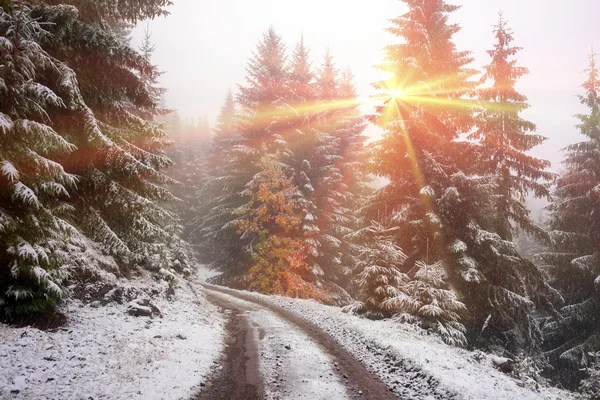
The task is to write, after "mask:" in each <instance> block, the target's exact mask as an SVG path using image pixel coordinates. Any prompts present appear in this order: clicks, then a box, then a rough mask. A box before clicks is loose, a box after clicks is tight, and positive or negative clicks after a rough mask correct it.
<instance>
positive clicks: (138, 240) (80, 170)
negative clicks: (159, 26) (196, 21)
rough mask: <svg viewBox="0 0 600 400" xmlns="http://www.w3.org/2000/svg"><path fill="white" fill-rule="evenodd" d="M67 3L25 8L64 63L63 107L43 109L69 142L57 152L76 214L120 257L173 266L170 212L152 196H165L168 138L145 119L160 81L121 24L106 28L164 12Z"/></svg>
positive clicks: (180, 259) (176, 249)
mask: <svg viewBox="0 0 600 400" xmlns="http://www.w3.org/2000/svg"><path fill="white" fill-rule="evenodd" d="M67 3H68V2H67ZM72 3H73V4H74V6H70V5H65V4H64V3H62V4H60V5H57V6H48V5H46V4H40V5H38V6H36V7H35V8H34V10H33V15H34V16H35V17H37V18H39V19H40V21H43V22H48V23H50V24H49V25H48V29H49V31H50V32H51V33H52V35H51V36H49V37H48V38H47V40H44V41H43V42H42V46H43V48H44V49H45V50H46V51H47V52H48V53H49V54H50V55H51V57H52V58H53V59H56V60H65V63H68V66H67V65H66V64H64V65H62V67H61V71H62V73H64V74H65V75H66V78H65V79H63V80H62V81H61V82H60V85H59V86H58V87H57V89H58V90H63V91H64V90H65V88H69V89H70V91H71V93H69V95H68V96H67V97H66V98H65V103H66V104H67V107H66V109H65V110H57V111H54V110H53V112H52V113H50V117H51V118H52V121H53V128H54V129H55V130H56V131H57V132H58V133H59V134H60V135H61V136H63V137H64V138H65V139H67V140H69V141H70V142H72V143H73V144H75V145H76V146H77V150H76V151H75V152H74V153H73V154H72V155H71V156H69V157H67V158H64V159H62V160H61V164H62V165H64V167H65V169H66V170H67V171H69V172H71V173H74V174H77V175H79V176H80V178H81V179H80V180H79V183H78V189H77V191H76V193H75V195H73V196H71V199H70V201H71V204H73V205H74V206H75V208H76V209H77V213H76V216H77V220H76V222H77V224H78V226H80V227H81V228H82V229H83V231H84V232H85V233H86V234H87V235H89V236H90V237H91V238H92V239H93V240H95V241H97V242H99V243H101V244H102V245H103V246H104V249H105V250H106V251H107V252H108V253H110V254H111V255H113V256H115V257H116V258H117V259H118V260H119V261H120V262H121V265H123V266H143V267H146V268H149V269H152V270H158V269H160V268H175V269H178V270H180V271H183V270H184V269H185V268H187V264H188V259H187V255H186V254H185V252H183V251H181V248H182V246H184V244H183V243H182V242H180V239H179V234H178V233H179V231H180V226H179V225H178V218H177V216H176V215H175V214H174V213H172V212H169V211H167V210H166V209H165V208H163V206H162V203H163V202H169V201H173V200H174V199H175V198H174V196H173V195H172V194H171V193H170V192H169V191H168V190H167V189H166V188H165V187H164V185H165V184H169V183H173V181H172V179H170V178H168V177H167V176H165V175H164V174H163V173H161V172H160V170H161V169H162V168H164V167H167V166H169V165H170V164H171V162H170V160H169V159H168V158H167V157H165V156H164V154H163V149H164V148H165V147H166V146H167V145H169V144H170V141H169V139H168V137H167V135H166V134H165V133H164V132H163V131H162V130H161V129H160V126H159V125H158V124H156V123H154V122H153V121H152V120H153V118H154V117H156V116H157V115H158V114H159V112H160V110H159V108H158V105H159V103H160V97H159V96H160V90H154V89H151V87H152V81H153V79H154V77H156V76H157V74H159V71H157V69H156V67H155V66H153V65H152V64H151V62H150V61H149V60H148V59H146V58H145V57H144V55H142V54H140V53H138V52H137V51H136V50H135V49H133V48H132V47H131V46H130V44H129V43H127V42H124V41H123V39H122V37H123V35H119V34H118V32H117V30H118V29H122V28H112V26H117V27H119V26H122V24H126V23H134V22H136V21H137V20H139V19H145V18H152V17H154V16H156V15H159V14H164V13H166V10H164V8H163V7H164V6H165V5H166V4H167V3H169V2H168V1H163V0H153V1H146V2H144V4H140V3H138V2H135V3H131V2H119V4H118V5H117V6H116V7H113V6H110V4H112V3H111V2H105V1H100V2H87V1H83V2H80V1H73V2H72ZM109 3H110V4H109ZM175 243H177V245H175Z"/></svg>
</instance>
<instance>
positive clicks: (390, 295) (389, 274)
mask: <svg viewBox="0 0 600 400" xmlns="http://www.w3.org/2000/svg"><path fill="white" fill-rule="evenodd" d="M395 230H397V228H390V229H387V228H385V227H384V226H383V225H381V224H379V223H377V222H375V221H372V222H371V225H370V226H369V227H366V228H362V229H359V230H357V231H355V232H353V233H352V234H350V235H348V236H347V237H348V238H352V239H353V240H354V241H355V242H356V243H357V244H356V246H357V247H359V248H360V252H359V255H358V258H359V259H360V261H359V262H358V264H357V267H356V272H357V275H356V277H355V284H356V286H357V287H358V290H357V293H358V296H357V297H358V300H359V301H358V302H356V303H354V304H352V305H350V306H347V307H345V308H344V311H351V312H354V313H358V314H363V315H364V316H366V317H368V318H382V317H393V318H394V319H395V320H397V321H399V322H403V323H406V322H410V323H416V324H418V325H419V326H421V327H422V328H424V329H427V330H431V331H434V332H436V333H438V334H439V335H440V336H441V338H442V339H443V340H444V341H445V342H446V343H448V344H450V345H466V343H467V339H466V337H465V332H466V328H465V327H464V325H463V324H461V323H460V322H459V320H460V317H461V314H464V313H465V311H466V308H465V305H464V304H463V303H461V302H460V301H458V299H457V297H456V294H455V293H454V292H453V291H452V290H450V289H449V288H448V284H447V276H446V271H445V268H444V266H443V265H442V264H441V263H439V262H438V263H436V264H433V265H428V264H426V263H425V262H423V261H417V262H416V263H415V269H416V273H415V274H414V279H411V278H410V277H409V276H408V275H407V274H406V273H404V272H401V269H402V265H403V264H404V262H405V261H406V259H407V256H406V255H405V254H404V253H403V252H402V249H400V248H399V247H398V246H397V245H396V244H395V239H394V231H395ZM358 243H360V244H358Z"/></svg>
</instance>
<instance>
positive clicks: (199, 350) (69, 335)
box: [0, 279, 224, 399]
mask: <svg viewBox="0 0 600 400" xmlns="http://www.w3.org/2000/svg"><path fill="white" fill-rule="evenodd" d="M121 283H122V284H123V285H125V286H124V287H125V289H126V290H127V289H135V290H136V291H137V292H138V293H146V292H149V291H151V290H154V291H156V290H161V291H163V292H164V290H165V289H166V288H164V287H163V288H161V287H157V285H158V284H157V283H156V282H154V281H152V280H150V279H148V280H146V281H144V280H141V281H126V282H121ZM196 292H197V293H194V290H192V287H190V286H188V285H187V284H186V283H185V282H183V281H182V282H181V284H180V288H178V289H177V290H176V292H175V295H174V298H173V299H172V301H168V300H167V299H166V298H164V296H163V295H159V296H154V297H153V298H152V305H153V306H155V307H157V308H158V309H159V310H160V313H161V314H162V317H158V316H155V317H154V318H151V317H134V316H132V315H130V314H129V311H128V310H129V309H131V308H132V307H133V306H132V304H133V303H135V304H137V305H138V306H139V307H138V308H139V310H141V311H142V312H146V311H148V310H146V308H149V307H146V306H140V304H142V303H141V302H139V301H138V302H137V303H136V302H133V303H128V302H123V304H118V303H111V304H109V305H107V306H100V307H97V308H96V306H94V307H92V306H90V305H89V304H84V303H82V302H80V301H78V300H70V301H68V302H67V303H66V304H65V305H64V306H63V307H64V309H63V311H64V312H65V313H66V314H67V315H68V317H69V320H68V322H67V324H66V325H65V326H63V327H62V328H60V329H58V330H57V331H56V332H45V331H40V330H38V329H35V328H30V327H26V328H13V327H8V326H6V325H1V326H0V370H1V371H2V374H0V398H3V399H4V398H6V399H88V398H94V399H178V398H189V397H190V396H191V395H192V394H193V393H194V392H195V391H196V388H197V387H198V385H199V384H200V383H201V382H202V381H203V380H204V379H206V378H207V377H208V376H209V375H210V374H211V373H212V370H211V368H212V367H213V366H214V364H213V361H215V360H217V359H218V358H219V356H220V354H221V351H222V343H223V334H224V330H223V326H224V318H223V317H222V315H221V314H219V313H217V312H216V307H214V306H213V305H212V304H210V303H208V302H207V301H206V299H204V297H203V295H202V294H201V293H200V290H197V291H196ZM133 308H136V307H133ZM136 310H138V309H136ZM139 310H138V311H139Z"/></svg>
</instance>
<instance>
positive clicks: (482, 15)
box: [133, 0, 600, 169]
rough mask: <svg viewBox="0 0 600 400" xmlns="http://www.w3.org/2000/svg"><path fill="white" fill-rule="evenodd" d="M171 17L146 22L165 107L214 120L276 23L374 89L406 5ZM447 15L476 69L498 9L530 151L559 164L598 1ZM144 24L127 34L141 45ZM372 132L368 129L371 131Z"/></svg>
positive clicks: (227, 6)
mask: <svg viewBox="0 0 600 400" xmlns="http://www.w3.org/2000/svg"><path fill="white" fill-rule="evenodd" d="M174 3H175V5H174V6H172V7H170V12H171V15H170V16H168V17H166V18H160V19H157V20H154V21H151V22H150V30H151V31H152V33H153V37H152V41H153V43H154V45H155V46H156V51H155V56H154V63H155V64H157V65H158V66H159V67H160V68H161V69H162V70H164V71H166V73H165V75H164V77H163V78H162V82H161V83H162V86H163V87H165V88H167V89H168V90H169V92H168V94H167V103H168V106H169V107H170V108H175V109H178V110H179V112H180V113H181V114H182V115H183V116H186V117H199V116H204V115H207V116H208V117H209V118H210V119H211V120H214V118H215V116H216V115H217V113H218V111H219V109H220V107H221V104H222V103H223V99H224V96H225V94H226V92H227V90H228V89H229V88H230V87H231V88H233V89H235V86H236V85H237V84H239V83H244V74H245V68H246V64H247V61H248V59H249V57H251V55H252V52H253V51H254V50H255V48H256V43H257V41H258V39H259V38H260V37H261V35H262V33H263V32H264V31H265V30H266V29H267V28H268V27H269V25H273V26H274V27H275V29H276V31H277V32H278V33H279V34H281V35H282V36H283V38H284V39H285V41H286V42H287V43H288V50H290V51H291V49H292V48H293V45H294V43H295V42H296V41H297V40H298V38H299V37H300V34H301V33H303V34H304V39H305V42H306V44H307V45H308V47H309V48H310V49H311V51H312V58H313V64H314V65H315V66H316V65H319V64H320V62H321V59H322V56H323V54H324V53H325V50H326V48H327V46H329V47H330V48H331V51H332V54H333V55H334V56H335V60H336V63H337V65H338V66H339V67H346V66H350V67H351V68H352V70H353V71H354V73H355V75H356V81H357V87H358V89H359V92H360V95H361V96H365V97H366V96H368V95H370V94H372V91H371V87H370V83H371V82H372V81H374V80H375V79H376V77H377V72H376V71H375V70H374V68H373V65H375V64H377V63H379V62H380V61H381V59H382V54H383V53H382V51H383V50H382V49H383V47H384V46H385V45H387V44H391V43H394V42H395V41H396V39H395V38H394V37H393V36H392V35H391V34H388V33H387V32H385V31H384V28H385V27H387V26H389V24H388V22H387V21H388V20H389V19H391V18H394V17H396V16H398V15H401V14H402V13H404V12H405V11H406V8H405V5H404V3H402V2H401V1H399V0H370V1H369V0H302V1H291V0H174ZM449 3H451V4H456V5H460V6H462V8H461V9H460V10H458V11H457V12H455V13H454V14H453V15H452V21H453V22H457V23H459V24H460V25H461V26H462V31H461V32H460V33H458V34H457V35H456V36H455V41H456V44H457V46H458V48H459V49H460V50H470V51H473V53H474V56H475V58H476V61H475V63H474V65H473V66H474V67H476V68H478V69H480V68H481V67H482V66H483V65H485V64H487V62H488V56H487V54H486V53H485V51H486V50H487V49H489V48H490V46H491V45H492V44H493V41H494V38H493V35H492V32H491V30H492V25H493V24H495V23H496V21H497V14H498V11H499V10H500V9H502V10H503V11H504V17H505V19H507V20H508V21H509V23H510V25H511V27H512V28H513V30H514V32H515V43H516V44H517V45H519V46H521V47H523V51H522V52H521V53H520V54H519V56H518V59H519V62H520V64H521V65H522V66H525V67H528V68H529V69H530V75H529V76H527V77H525V78H523V79H522V80H521V82H520V83H519V86H518V88H519V90H520V91H521V92H522V93H523V94H525V95H526V96H528V98H529V101H530V104H531V109H530V110H528V111H527V112H526V114H525V117H527V118H529V119H530V120H531V121H532V122H534V123H536V124H537V125H538V133H540V134H542V135H544V136H547V137H548V138H549V140H548V141H547V142H546V144H544V145H543V146H540V147H539V148H538V149H537V150H536V151H535V152H534V153H535V154H536V155H538V156H544V157H545V158H547V159H551V160H552V161H553V164H555V165H554V166H553V169H556V168H557V167H558V165H557V161H559V160H560V155H559V150H560V149H561V148H562V147H564V146H565V145H567V144H569V143H572V142H574V141H577V140H578V139H579V138H578V137H577V134H576V129H575V128H574V125H575V123H576V121H575V119H573V118H572V116H573V114H575V113H578V112H583V111H585V108H582V106H581V105H580V104H579V102H578V99H577V98H576V97H575V95H576V94H578V93H581V90H580V88H579V86H580V85H581V83H583V80H584V79H585V76H584V74H583V70H584V69H585V68H586V67H587V63H588V58H587V57H588V54H589V53H590V50H591V47H592V45H594V46H595V47H596V48H598V50H599V52H600V24H599V23H598V16H600V0H454V1H449ZM144 27H145V23H143V24H140V25H139V26H138V27H137V28H136V29H135V31H134V36H133V37H134V43H139V42H140V40H141V36H142V32H143V30H144ZM370 129H371V130H372V129H373V128H370Z"/></svg>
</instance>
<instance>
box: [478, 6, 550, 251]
mask: <svg viewBox="0 0 600 400" xmlns="http://www.w3.org/2000/svg"><path fill="white" fill-rule="evenodd" d="M494 35H495V37H496V43H495V45H494V48H493V49H492V50H488V52H487V53H488V54H489V55H490V57H491V62H490V64H488V65H486V66H485V67H484V68H485V73H484V75H483V78H482V79H481V82H482V83H485V82H487V81H488V80H491V81H492V85H491V87H486V88H482V89H479V90H478V98H479V100H480V101H481V102H482V108H483V109H482V111H480V112H479V113H478V114H477V116H476V124H477V129H476V131H475V132H474V133H472V134H471V135H470V136H469V138H470V139H474V140H477V141H478V142H479V143H480V144H481V152H482V154H481V157H482V158H481V160H479V162H478V165H477V170H478V171H480V172H482V173H485V174H488V175H492V176H494V182H495V184H496V185H497V187H498V188H497V190H496V196H497V199H496V217H497V220H498V221H497V223H496V226H495V229H494V230H495V232H496V233H497V234H498V235H499V236H500V237H501V238H502V239H504V240H512V238H513V233H515V231H516V230H517V229H520V230H522V231H524V232H525V233H527V234H534V235H535V236H537V237H545V236H546V235H545V231H544V230H543V229H542V228H540V227H539V226H537V224H536V223H535V222H534V221H533V220H532V218H531V217H530V216H529V210H528V209H527V206H526V204H525V197H526V196H527V195H528V194H532V195H533V196H534V197H536V198H546V199H549V196H550V192H549V186H548V184H547V183H545V182H543V181H546V182H547V181H549V180H551V179H552V177H553V174H552V173H550V172H547V171H544V169H545V168H547V167H549V166H550V163H549V162H548V161H546V160H541V159H538V158H535V157H533V156H530V155H528V154H527V152H528V151H529V150H531V149H532V148H534V147H535V146H537V145H540V144H541V143H543V142H544V141H545V140H546V138H545V137H543V136H540V135H537V134H535V133H534V132H535V129H536V127H535V125H534V124H533V123H531V122H529V121H526V120H524V119H523V118H522V117H521V116H520V114H521V113H522V112H523V111H524V110H526V109H527V108H529V105H528V104H527V98H526V97H525V96H523V95H522V94H520V93H519V92H517V90H516V89H515V84H516V82H517V80H518V79H519V78H521V77H522V76H524V75H525V74H527V73H528V70H527V68H524V67H520V66H517V64H516V60H515V59H514V57H515V55H516V54H517V53H518V52H519V51H520V50H521V48H520V47H516V46H514V45H513V40H514V38H513V32H512V30H511V29H510V28H509V27H508V26H507V23H506V21H505V20H504V19H503V17H502V14H500V18H499V21H498V25H496V26H495V27H494ZM540 180H542V182H540Z"/></svg>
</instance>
